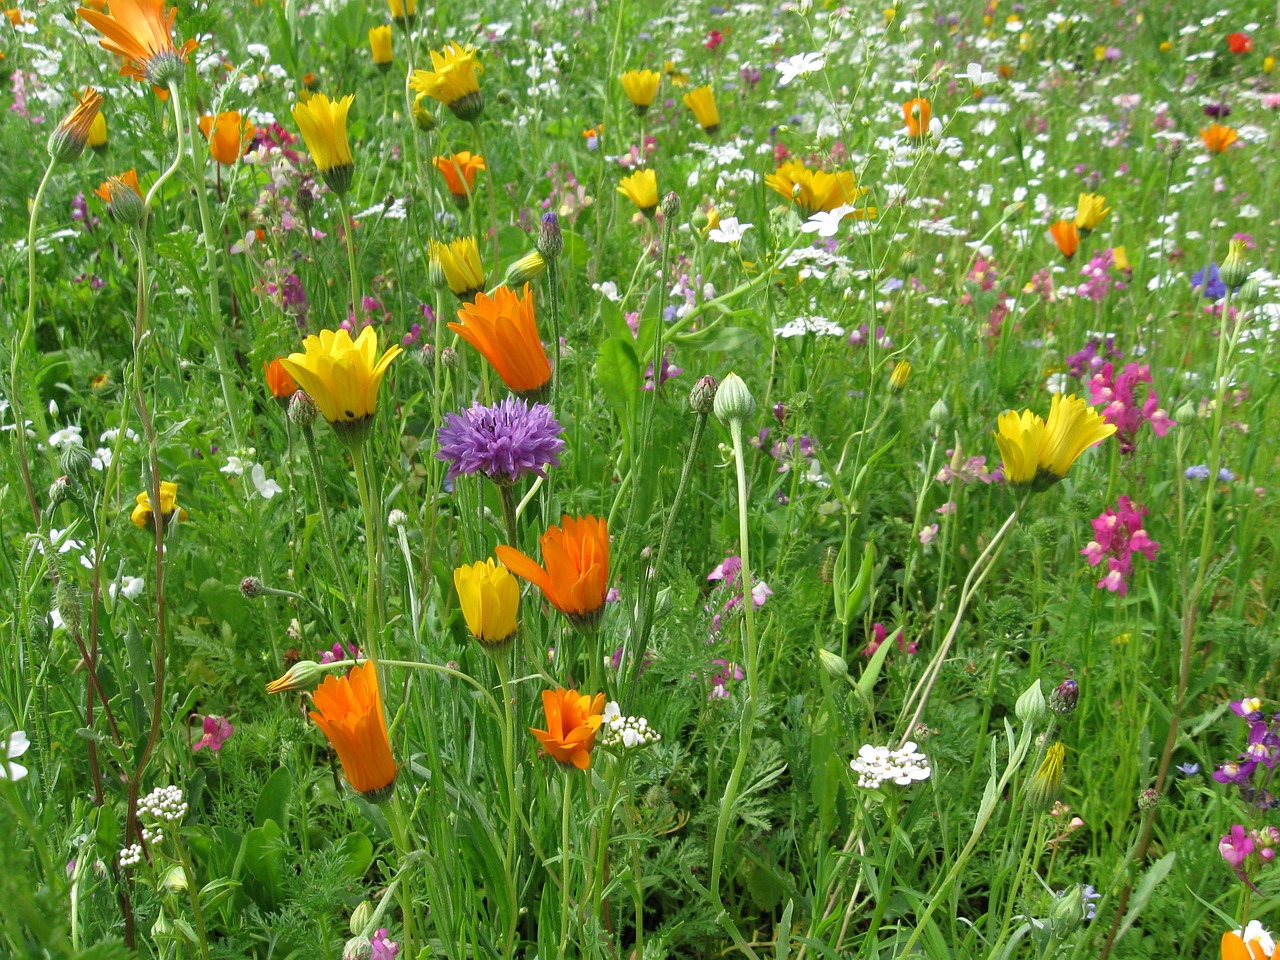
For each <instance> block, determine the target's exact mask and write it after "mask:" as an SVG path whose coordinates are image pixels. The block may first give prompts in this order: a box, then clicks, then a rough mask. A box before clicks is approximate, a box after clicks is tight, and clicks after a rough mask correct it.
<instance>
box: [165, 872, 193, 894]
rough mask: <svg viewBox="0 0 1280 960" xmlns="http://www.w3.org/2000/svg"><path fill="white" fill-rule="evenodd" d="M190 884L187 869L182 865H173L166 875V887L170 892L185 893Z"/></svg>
mask: <svg viewBox="0 0 1280 960" xmlns="http://www.w3.org/2000/svg"><path fill="white" fill-rule="evenodd" d="M188 886H189V884H188V883H187V871H186V870H184V869H183V868H182V867H180V866H175V867H173V868H172V869H171V870H170V871H169V872H168V873H166V874H165V875H164V888H165V889H166V890H168V891H169V892H170V893H185V892H186V891H187V887H188Z"/></svg>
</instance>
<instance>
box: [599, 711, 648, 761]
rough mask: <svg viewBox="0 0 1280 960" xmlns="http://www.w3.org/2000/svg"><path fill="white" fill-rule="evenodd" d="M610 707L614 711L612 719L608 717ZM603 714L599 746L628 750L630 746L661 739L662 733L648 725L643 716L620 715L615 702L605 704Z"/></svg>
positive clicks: (644, 745)
mask: <svg viewBox="0 0 1280 960" xmlns="http://www.w3.org/2000/svg"><path fill="white" fill-rule="evenodd" d="M610 708H613V711H614V715H613V717H612V719H610ZM604 716H605V722H604V729H603V732H602V735H601V737H600V744H601V746H604V747H614V748H617V747H622V748H623V749H627V750H629V749H631V748H632V747H646V746H648V745H649V744H651V743H657V742H658V741H659V740H661V739H662V734H660V733H658V731H657V730H655V729H653V727H651V726H649V721H648V720H646V719H645V718H644V717H624V716H622V715H621V713H620V711H619V710H618V705H617V704H616V703H609V704H607V705H606V706H605V708H604Z"/></svg>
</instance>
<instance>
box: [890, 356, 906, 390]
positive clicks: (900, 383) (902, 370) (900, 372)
mask: <svg viewBox="0 0 1280 960" xmlns="http://www.w3.org/2000/svg"><path fill="white" fill-rule="evenodd" d="M909 376H911V364H909V363H907V361H905V360H900V361H899V362H898V363H896V364H894V367H893V373H891V374H890V375H889V389H890V390H892V391H894V392H895V393H896V392H897V391H899V390H901V389H902V388H903V387H905V386H906V385H907V377H909Z"/></svg>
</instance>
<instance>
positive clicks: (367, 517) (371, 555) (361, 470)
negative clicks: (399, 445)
mask: <svg viewBox="0 0 1280 960" xmlns="http://www.w3.org/2000/svg"><path fill="white" fill-rule="evenodd" d="M365 449H366V444H365V443H361V444H359V445H358V446H357V447H356V448H355V449H354V450H352V451H351V459H352V461H353V463H354V465H355V471H356V487H357V489H358V490H359V492H360V510H361V512H362V513H363V514H364V543H365V551H364V553H365V585H364V642H365V648H364V649H365V654H366V655H367V656H368V657H369V658H370V659H372V660H377V659H378V635H379V625H378V589H377V586H378V537H377V528H376V526H375V524H374V516H373V499H372V496H371V494H370V491H369V473H368V464H367V458H366V457H365Z"/></svg>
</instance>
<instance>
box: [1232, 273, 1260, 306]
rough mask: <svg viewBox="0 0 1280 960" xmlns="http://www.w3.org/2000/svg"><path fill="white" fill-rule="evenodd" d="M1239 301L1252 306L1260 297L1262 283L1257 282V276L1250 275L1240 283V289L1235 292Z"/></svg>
mask: <svg viewBox="0 0 1280 960" xmlns="http://www.w3.org/2000/svg"><path fill="white" fill-rule="evenodd" d="M1236 296H1237V297H1238V298H1239V300H1240V302H1241V303H1244V304H1248V305H1249V306H1254V305H1255V304H1257V303H1258V301H1260V300H1261V299H1262V284H1260V283H1259V282H1258V278H1257V277H1250V278H1249V279H1248V280H1246V281H1245V282H1244V283H1242V284H1240V291H1239V293H1237V294H1236Z"/></svg>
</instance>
